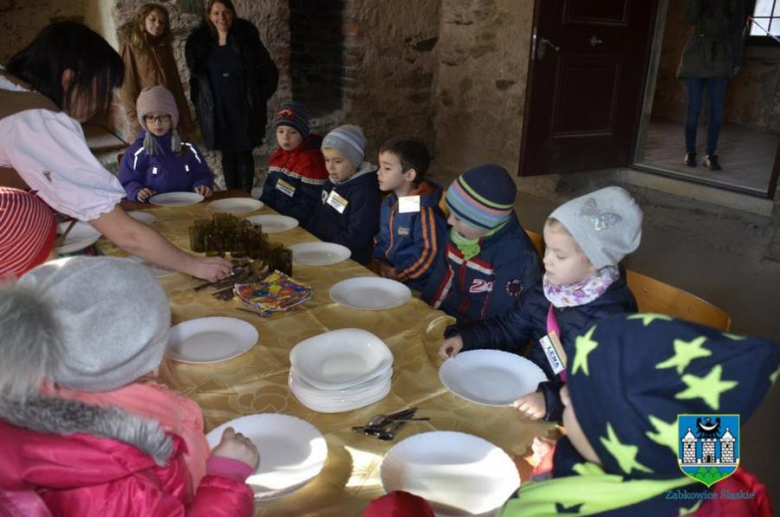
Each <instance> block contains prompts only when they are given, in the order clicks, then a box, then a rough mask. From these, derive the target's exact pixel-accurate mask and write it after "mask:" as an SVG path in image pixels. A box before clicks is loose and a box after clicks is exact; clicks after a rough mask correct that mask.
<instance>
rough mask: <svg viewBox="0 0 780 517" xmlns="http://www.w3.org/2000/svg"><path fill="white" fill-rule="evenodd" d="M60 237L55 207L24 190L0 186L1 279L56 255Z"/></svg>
mask: <svg viewBox="0 0 780 517" xmlns="http://www.w3.org/2000/svg"><path fill="white" fill-rule="evenodd" d="M56 236H57V223H56V222H55V220H54V212H52V210H51V208H49V207H48V206H46V204H45V203H44V202H43V201H41V200H40V199H38V198H37V197H36V196H34V195H32V194H29V193H27V192H25V191H23V190H18V189H15V188H8V187H0V280H3V279H5V278H6V277H19V276H21V275H22V274H24V273H26V272H27V271H29V270H30V269H32V268H34V267H35V266H37V265H39V264H42V263H43V262H45V261H46V260H49V259H51V258H54V240H55V237H56Z"/></svg>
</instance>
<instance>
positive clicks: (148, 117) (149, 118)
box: [144, 115, 171, 124]
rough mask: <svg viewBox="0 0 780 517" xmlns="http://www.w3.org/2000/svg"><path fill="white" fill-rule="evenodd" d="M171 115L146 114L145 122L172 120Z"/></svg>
mask: <svg viewBox="0 0 780 517" xmlns="http://www.w3.org/2000/svg"><path fill="white" fill-rule="evenodd" d="M170 121H171V116H170V115H144V122H146V123H147V124H148V123H149V122H170Z"/></svg>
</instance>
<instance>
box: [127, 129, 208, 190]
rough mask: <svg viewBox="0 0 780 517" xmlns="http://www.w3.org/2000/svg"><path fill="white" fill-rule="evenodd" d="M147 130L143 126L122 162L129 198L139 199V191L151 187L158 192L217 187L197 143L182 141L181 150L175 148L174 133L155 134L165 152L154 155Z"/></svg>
mask: <svg viewBox="0 0 780 517" xmlns="http://www.w3.org/2000/svg"><path fill="white" fill-rule="evenodd" d="M145 136H146V131H145V130H141V133H140V134H139V135H138V139H137V140H136V141H135V142H134V143H133V145H131V146H130V147H129V148H128V149H127V151H125V155H124V157H123V158H122V163H121V164H120V166H119V182H120V183H122V186H123V187H124V188H125V192H127V199H129V200H130V201H137V200H138V191H140V190H141V189H143V188H148V189H150V190H153V191H155V192H156V193H158V194H163V193H165V192H192V191H193V190H195V187H200V186H206V187H208V188H210V189H213V188H214V180H213V178H212V176H211V171H210V170H209V166H208V164H206V159H205V158H204V157H203V155H202V154H201V153H200V151H198V148H197V147H195V145H193V144H189V143H185V144H182V152H181V153H180V155H179V154H177V153H174V152H173V151H171V134H170V133H168V134H167V135H165V136H161V137H156V136H155V137H154V138H155V139H157V141H158V142H159V144H160V148H161V149H162V154H159V155H154V156H150V155H149V154H147V152H146V150H145V149H144V137H145Z"/></svg>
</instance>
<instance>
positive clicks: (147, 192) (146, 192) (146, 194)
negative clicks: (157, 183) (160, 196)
mask: <svg viewBox="0 0 780 517" xmlns="http://www.w3.org/2000/svg"><path fill="white" fill-rule="evenodd" d="M155 194H157V192H155V191H154V190H152V189H148V188H142V189H141V190H139V191H138V194H136V196H135V197H136V199H138V201H139V202H140V203H146V200H147V199H149V198H150V197H152V196H153V195H155Z"/></svg>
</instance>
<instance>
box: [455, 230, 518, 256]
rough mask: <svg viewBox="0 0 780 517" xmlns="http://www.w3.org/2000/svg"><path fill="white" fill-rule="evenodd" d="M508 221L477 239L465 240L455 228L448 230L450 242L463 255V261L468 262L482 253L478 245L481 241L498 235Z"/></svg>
mask: <svg viewBox="0 0 780 517" xmlns="http://www.w3.org/2000/svg"><path fill="white" fill-rule="evenodd" d="M508 222H509V221H504V223H503V224H500V225H498V226H496V227H495V228H493V229H492V230H490V231H489V232H487V233H486V234H485V235H484V236H483V237H479V238H477V239H467V238H466V237H464V236H463V235H461V234H460V232H458V230H456V229H455V228H453V229H451V230H450V240H451V241H452V243H453V244H454V245H455V247H456V248H458V251H460V252H461V253H462V254H463V259H464V260H470V259H472V258H473V257H476V256H477V255H479V252H480V251H482V248H481V247H480V244H481V242H482V239H485V238H487V237H491V236H493V235H495V234H496V233H498V231H499V230H500V229H501V228H503V227H504V226H506V224H507V223H508Z"/></svg>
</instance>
